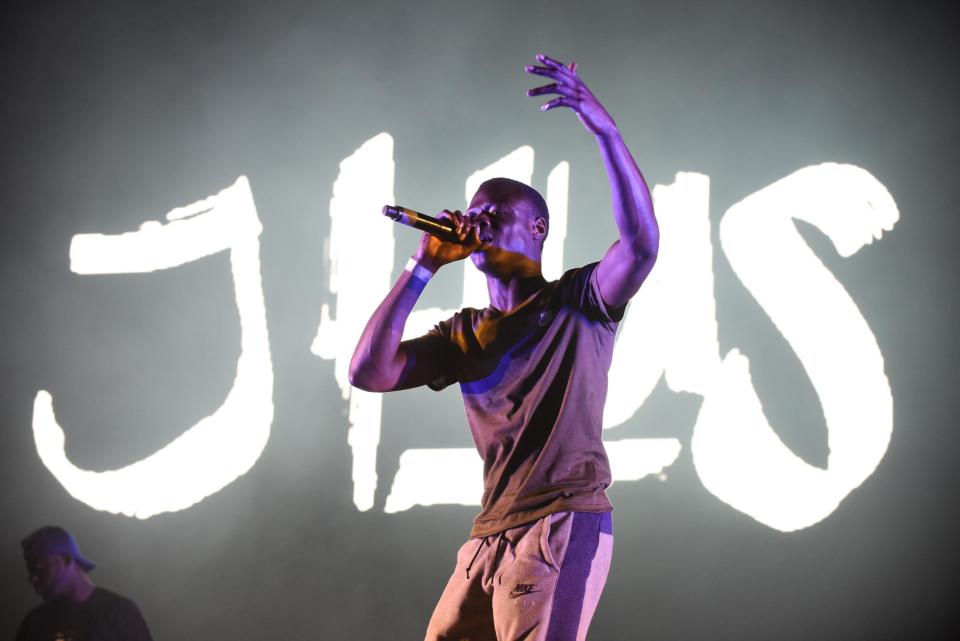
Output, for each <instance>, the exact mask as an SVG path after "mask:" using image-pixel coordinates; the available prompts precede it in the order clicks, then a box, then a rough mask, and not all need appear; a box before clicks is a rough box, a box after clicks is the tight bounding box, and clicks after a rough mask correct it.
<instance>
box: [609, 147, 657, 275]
mask: <svg viewBox="0 0 960 641" xmlns="http://www.w3.org/2000/svg"><path fill="white" fill-rule="evenodd" d="M596 138H597V144H598V145H599V146H600V155H601V157H602V158H603V164H604V167H605V168H606V170H607V178H608V180H609V182H610V197H611V201H612V205H613V217H614V221H615V222H616V225H617V230H618V231H619V232H620V245H621V249H625V250H628V251H629V252H631V253H632V254H634V255H636V256H638V257H641V258H651V257H654V256H656V254H657V249H658V247H659V241H660V231H659V228H658V226H657V220H656V217H655V216H654V212H653V199H652V198H651V196H650V190H649V189H648V188H647V183H646V180H644V178H643V174H641V173H640V169H639V168H638V167H637V163H636V161H635V160H634V159H633V156H632V155H631V154H630V150H629V149H628V148H627V145H626V143H625V142H624V140H623V136H621V135H620V132H619V131H618V130H616V129H614V130H613V131H611V132H604V133H598V134H596Z"/></svg>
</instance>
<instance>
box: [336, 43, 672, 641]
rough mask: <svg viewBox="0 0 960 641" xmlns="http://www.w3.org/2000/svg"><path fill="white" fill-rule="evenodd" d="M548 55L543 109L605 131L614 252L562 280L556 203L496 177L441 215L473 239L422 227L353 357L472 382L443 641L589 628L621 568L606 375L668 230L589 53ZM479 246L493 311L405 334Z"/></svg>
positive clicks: (419, 381)
mask: <svg viewBox="0 0 960 641" xmlns="http://www.w3.org/2000/svg"><path fill="white" fill-rule="evenodd" d="M537 61H538V62H539V65H531V66H527V67H526V71H527V72H528V73H531V74H534V75H537V76H544V77H546V78H548V79H549V80H550V81H551V82H550V83H549V84H546V85H544V86H542V87H537V88H536V89H531V90H530V91H528V92H527V94H528V95H530V96H539V95H544V94H556V97H554V98H553V99H551V100H550V101H549V102H547V103H546V104H544V105H543V107H541V109H542V110H543V111H548V110H550V109H554V108H557V107H567V108H569V109H571V110H572V111H573V112H574V113H576V114H577V116H578V117H579V118H580V121H581V122H582V123H583V125H584V126H585V127H586V129H587V131H589V132H590V133H591V134H593V135H594V137H595V138H596V140H597V143H598V145H599V146H600V155H601V157H602V158H603V163H604V166H605V167H606V170H607V175H608V178H609V182H610V191H611V197H612V205H613V217H614V221H615V222H616V226H617V229H618V231H619V238H618V239H617V240H616V241H615V242H614V243H613V244H612V245H611V246H610V248H609V249H608V250H607V252H606V254H605V255H604V257H603V259H602V260H601V261H600V262H598V263H592V264H589V265H585V266H584V267H580V268H578V269H571V270H570V271H568V272H566V273H565V274H564V275H563V276H562V277H561V278H560V279H559V280H557V281H553V282H549V283H548V282H547V281H546V280H544V278H543V276H542V274H541V270H540V262H541V255H542V253H543V243H544V240H545V239H546V237H547V231H548V229H549V214H548V212H547V206H546V203H545V202H544V200H543V198H542V197H541V196H540V194H539V193H537V192H536V191H535V190H534V189H533V188H531V187H529V186H527V185H525V184H523V183H519V182H517V181H514V180H509V179H506V178H495V179H493V180H488V181H487V182H485V183H483V184H482V185H481V186H480V188H479V190H478V191H477V193H476V195H474V197H473V199H472V200H471V201H470V205H469V208H468V209H467V211H466V213H461V212H460V211H448V210H445V211H444V212H442V213H441V214H440V215H439V217H440V218H444V219H447V220H449V221H451V222H452V223H453V225H454V226H455V228H456V233H457V237H458V239H459V242H449V241H444V240H440V239H438V238H437V237H435V236H431V235H426V234H425V235H424V236H423V238H422V239H421V241H420V245H419V247H418V248H417V251H416V252H415V253H414V254H413V257H412V258H411V259H410V262H409V263H408V264H407V267H406V269H405V271H404V272H403V274H401V276H400V278H399V279H398V280H397V282H396V284H395V285H394V286H393V289H391V290H390V292H389V293H388V294H387V296H386V298H385V299H384V300H383V302H382V303H381V304H380V306H379V307H378V308H377V309H376V311H375V312H374V313H373V316H372V317H371V318H370V320H369V322H368V323H367V326H366V328H365V329H364V331H363V334H362V336H361V338H360V342H359V343H358V345H357V348H356V351H355V352H354V355H353V359H352V361H351V363H350V381H351V383H352V384H353V385H354V386H356V387H359V388H361V389H365V390H369V391H375V392H389V391H394V390H402V389H409V388H412V387H417V386H420V385H428V386H430V387H431V388H433V389H435V390H440V389H442V388H444V387H446V386H447V385H449V384H451V383H454V382H458V383H459V384H460V391H461V393H462V395H463V402H464V406H465V409H466V414H467V421H468V423H469V425H470V431H471V433H472V435H473V439H474V442H475V443H476V446H477V450H478V451H479V453H480V456H481V457H482V458H483V475H484V478H483V481H484V490H483V499H482V502H481V505H482V509H481V511H480V514H479V515H478V516H477V517H476V519H475V521H474V524H473V529H472V530H471V532H470V538H469V540H468V541H467V542H466V543H465V544H464V545H463V546H462V547H461V548H460V551H459V553H458V554H457V564H456V569H455V570H454V572H453V575H452V576H451V577H450V580H449V582H448V583H447V586H446V588H445V589H444V591H443V594H442V596H441V597H440V601H439V603H438V604H437V606H436V609H435V611H434V613H433V617H432V618H431V619H430V623H429V626H428V628H427V634H426V639H428V640H430V641H435V640H441V639H470V640H471V641H478V640H491V641H493V640H496V641H515V640H520V639H525V640H536V641H566V640H568V639H569V640H571V641H572V640H574V639H576V640H582V639H585V638H586V634H587V628H588V626H589V624H590V620H591V618H592V617H593V613H594V610H595V609H596V606H597V602H598V601H599V598H600V593H601V592H602V590H603V585H604V583H605V581H606V577H607V572H608V570H609V567H610V556H611V549H612V546H613V526H612V521H611V517H610V512H611V510H612V509H613V508H612V506H611V505H610V501H609V500H608V499H607V495H606V491H605V490H606V488H607V487H608V486H609V485H610V482H611V476H610V466H609V463H608V461H607V456H606V453H605V452H604V449H603V442H602V440H601V428H602V426H601V421H602V417H603V405H604V400H605V398H606V394H607V371H608V369H609V367H610V361H611V357H612V353H613V345H614V338H615V335H616V331H617V326H618V323H619V321H620V320H621V319H622V318H623V314H624V309H625V307H626V304H627V302H628V301H629V300H630V298H631V297H632V296H633V295H634V294H635V293H636V292H637V290H638V289H639V288H640V285H641V283H643V281H644V279H645V278H646V276H647V274H649V273H650V270H651V268H652V267H653V264H654V261H655V260H656V257H657V247H658V240H659V232H658V229H657V222H656V219H655V217H654V213H653V204H652V202H651V199H650V192H649V190H648V189H647V185H646V183H645V181H644V179H643V176H642V175H641V173H640V170H639V169H638V168H637V165H636V162H635V161H634V160H633V157H632V156H631V155H630V151H629V150H628V149H627V146H626V144H625V143H624V141H623V137H622V136H621V135H620V132H619V130H618V129H617V126H616V123H614V121H613V119H612V118H611V117H610V115H609V114H608V113H607V111H606V110H605V109H604V108H603V106H602V105H601V104H600V102H599V101H598V100H597V99H596V97H595V96H594V95H593V93H591V91H590V90H589V89H588V88H587V86H586V85H585V84H584V82H583V81H582V80H581V79H580V77H579V76H578V75H577V72H576V71H577V67H576V63H572V64H571V65H570V66H569V67H568V66H565V65H564V64H562V63H560V62H557V61H556V60H553V59H551V58H548V57H546V56H543V55H539V56H537ZM467 256H469V257H470V259H471V260H472V261H473V264H474V266H476V268H477V269H479V270H480V271H481V272H483V274H484V275H485V276H486V279H487V290H488V292H489V295H490V304H489V306H487V307H486V308H484V309H479V310H478V309H472V308H467V309H463V310H461V311H460V312H459V313H457V314H454V315H453V317H452V318H450V319H448V320H446V321H443V322H441V323H440V324H439V325H437V326H436V328H435V329H434V330H432V331H431V332H429V333H428V334H426V335H425V336H422V337H420V338H416V339H413V340H407V341H402V340H401V338H402V335H403V328H404V324H405V323H406V320H407V317H408V316H409V314H410V312H411V310H412V309H413V307H414V305H415V304H416V302H417V299H418V298H419V296H420V294H421V292H422V291H423V289H424V288H425V287H426V286H427V284H428V282H429V281H430V278H431V277H432V276H433V274H434V273H436V271H437V270H438V269H440V268H441V267H442V266H444V265H446V264H447V263H451V262H454V261H457V260H463V259H464V258H466V257H467Z"/></svg>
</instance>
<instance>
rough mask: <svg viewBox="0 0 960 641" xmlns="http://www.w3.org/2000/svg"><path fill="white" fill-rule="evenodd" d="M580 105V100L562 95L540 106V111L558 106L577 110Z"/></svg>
mask: <svg viewBox="0 0 960 641" xmlns="http://www.w3.org/2000/svg"><path fill="white" fill-rule="evenodd" d="M579 105H580V103H579V101H577V100H574V99H573V98H568V97H566V96H560V97H558V98H554V99H553V100H551V101H550V102H548V103H546V104H544V105H542V106H541V107H540V111H550V110H551V109H556V108H557V107H570V108H571V109H573V110H574V111H576V110H577V108H578V107H579Z"/></svg>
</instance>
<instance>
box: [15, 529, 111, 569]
mask: <svg viewBox="0 0 960 641" xmlns="http://www.w3.org/2000/svg"><path fill="white" fill-rule="evenodd" d="M20 547H21V548H23V558H24V559H26V561H27V563H31V562H33V561H35V560H38V559H42V558H43V557H45V556H50V555H52V554H66V555H68V556H70V557H72V558H73V560H74V561H76V562H77V565H79V566H80V567H81V568H83V569H84V570H85V571H87V572H89V571H90V570H92V569H93V568H95V567H97V564H96V563H94V562H93V561H91V560H90V559H88V558H87V557H85V556H83V554H81V553H80V546H79V545H77V539H76V538H74V536H73V535H72V534H70V533H69V532H67V531H66V530H64V529H63V528H62V527H58V526H56V525H47V526H44V527H42V528H40V529H38V530H36V531H34V532H33V533H31V534H30V535H29V536H27V538H25V539H24V540H22V541H20Z"/></svg>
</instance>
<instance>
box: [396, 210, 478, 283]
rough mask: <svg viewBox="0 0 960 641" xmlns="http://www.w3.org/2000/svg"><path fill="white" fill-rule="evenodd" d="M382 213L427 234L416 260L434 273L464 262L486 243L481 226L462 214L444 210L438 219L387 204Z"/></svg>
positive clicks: (418, 250)
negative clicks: (459, 261)
mask: <svg viewBox="0 0 960 641" xmlns="http://www.w3.org/2000/svg"><path fill="white" fill-rule="evenodd" d="M382 211H383V215H384V216H387V217H388V218H390V219H391V220H393V221H394V222H396V223H400V224H401V225H407V226H408V227H413V228H415V229H419V230H420V231H423V232H426V234H424V236H423V238H422V239H421V241H420V247H419V248H418V249H417V252H416V254H414V258H415V259H416V260H417V261H418V262H420V263H423V264H425V265H426V266H427V267H429V268H431V270H432V271H436V269H438V268H440V267H441V266H442V265H445V264H447V263H450V262H454V261H457V260H463V259H464V258H466V257H467V256H469V255H470V254H472V253H473V252H474V251H475V250H476V249H478V248H479V247H480V246H481V245H482V244H483V242H484V241H482V240H481V238H480V226H479V225H478V224H476V223H475V221H474V220H473V219H472V218H470V217H467V216H465V215H463V214H462V213H461V212H460V211H450V210H444V211H443V212H441V214H440V215H439V216H438V217H436V218H434V217H433V216H428V215H427V214H422V213H420V212H418V211H414V210H412V209H407V208H406V207H401V206H399V205H384V207H383V210H382ZM485 240H489V238H487V239H485Z"/></svg>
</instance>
